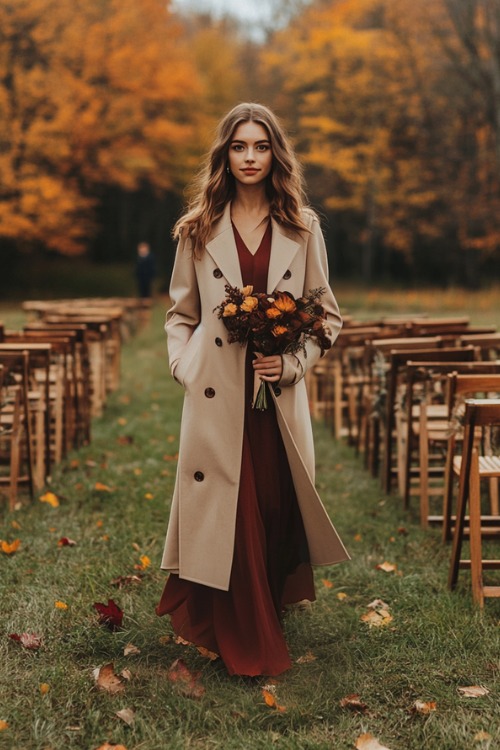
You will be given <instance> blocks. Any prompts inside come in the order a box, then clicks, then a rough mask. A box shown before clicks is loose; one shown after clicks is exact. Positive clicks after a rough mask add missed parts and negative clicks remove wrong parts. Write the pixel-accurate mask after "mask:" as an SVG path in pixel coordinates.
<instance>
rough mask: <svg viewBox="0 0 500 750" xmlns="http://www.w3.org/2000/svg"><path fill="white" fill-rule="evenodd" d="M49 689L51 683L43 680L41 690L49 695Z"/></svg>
mask: <svg viewBox="0 0 500 750" xmlns="http://www.w3.org/2000/svg"><path fill="white" fill-rule="evenodd" d="M49 690H50V685H49V684H48V682H42V683H41V684H40V692H41V694H42V695H47V693H48V692H49Z"/></svg>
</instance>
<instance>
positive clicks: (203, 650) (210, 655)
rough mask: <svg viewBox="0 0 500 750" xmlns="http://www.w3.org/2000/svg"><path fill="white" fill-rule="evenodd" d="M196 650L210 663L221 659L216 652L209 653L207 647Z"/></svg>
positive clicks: (199, 647) (197, 647) (198, 647)
mask: <svg viewBox="0 0 500 750" xmlns="http://www.w3.org/2000/svg"><path fill="white" fill-rule="evenodd" d="M196 650H197V651H198V653H199V654H201V656H204V657H205V659H208V660H209V661H215V660H216V659H218V658H219V654H216V653H215V651H209V649H208V648H205V646H196Z"/></svg>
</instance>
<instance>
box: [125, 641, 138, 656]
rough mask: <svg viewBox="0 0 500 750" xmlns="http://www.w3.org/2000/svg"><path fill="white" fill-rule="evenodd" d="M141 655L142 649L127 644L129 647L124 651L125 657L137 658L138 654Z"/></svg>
mask: <svg viewBox="0 0 500 750" xmlns="http://www.w3.org/2000/svg"><path fill="white" fill-rule="evenodd" d="M140 653H141V649H140V648H137V646H134V644H133V643H127V645H126V646H125V648H124V649H123V655H124V656H135V655H136V654H140Z"/></svg>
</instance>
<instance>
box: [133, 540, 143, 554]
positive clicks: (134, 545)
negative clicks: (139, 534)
mask: <svg viewBox="0 0 500 750" xmlns="http://www.w3.org/2000/svg"><path fill="white" fill-rule="evenodd" d="M132 547H133V548H134V549H135V551H136V552H140V551H141V547H140V545H139V544H137V542H132Z"/></svg>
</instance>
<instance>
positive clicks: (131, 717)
mask: <svg viewBox="0 0 500 750" xmlns="http://www.w3.org/2000/svg"><path fill="white" fill-rule="evenodd" d="M116 715H117V716H118V718H119V719H121V720H122V721H124V722H125V724H128V725H129V727H131V726H132V724H133V723H134V721H135V711H134V710H133V709H132V708H122V709H121V711H117V712H116Z"/></svg>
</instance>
